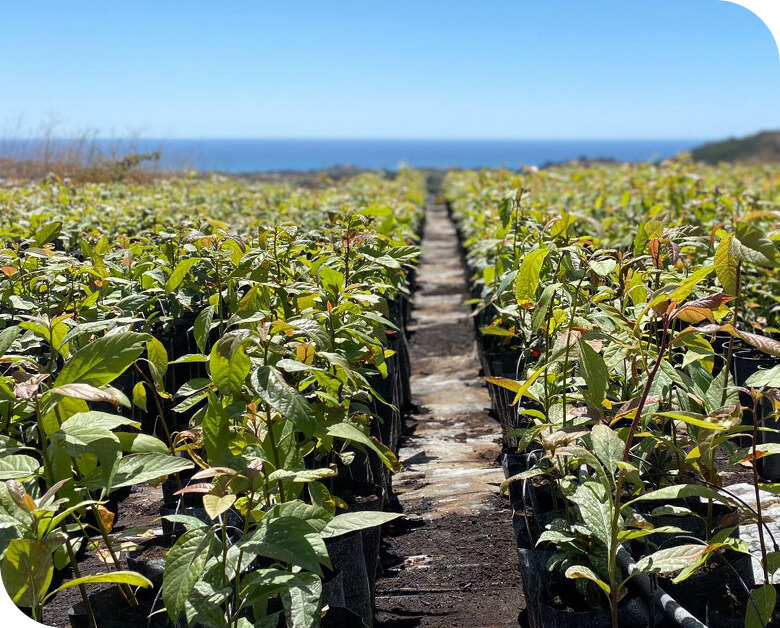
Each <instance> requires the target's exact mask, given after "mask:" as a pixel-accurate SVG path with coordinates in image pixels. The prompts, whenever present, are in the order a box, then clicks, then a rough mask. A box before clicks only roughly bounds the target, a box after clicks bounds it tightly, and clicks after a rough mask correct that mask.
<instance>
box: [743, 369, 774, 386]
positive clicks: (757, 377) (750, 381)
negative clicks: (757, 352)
mask: <svg viewBox="0 0 780 628" xmlns="http://www.w3.org/2000/svg"><path fill="white" fill-rule="evenodd" d="M745 384H746V385H747V386H751V387H753V388H780V364H778V365H777V366H773V367H772V368H771V369H766V370H764V371H756V372H755V373H753V375H751V376H750V377H748V378H747V381H746V382H745Z"/></svg>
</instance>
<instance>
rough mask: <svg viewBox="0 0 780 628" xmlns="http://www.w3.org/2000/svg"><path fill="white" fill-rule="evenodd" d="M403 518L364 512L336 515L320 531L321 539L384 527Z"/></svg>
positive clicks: (381, 513)
mask: <svg viewBox="0 0 780 628" xmlns="http://www.w3.org/2000/svg"><path fill="white" fill-rule="evenodd" d="M399 517H403V515H401V514H399V513H393V512H379V511H365V512H345V513H343V514H341V515H336V516H335V517H333V519H331V520H330V521H328V524H327V525H326V526H325V529H324V530H323V531H322V537H323V538H325V539H328V538H331V537H334V536H341V535H342V534H348V533H349V532H354V531H355V530H364V529H366V528H373V527H375V526H381V525H384V524H386V523H388V522H390V521H393V520H395V519H398V518H399Z"/></svg>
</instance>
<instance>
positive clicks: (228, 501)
mask: <svg viewBox="0 0 780 628" xmlns="http://www.w3.org/2000/svg"><path fill="white" fill-rule="evenodd" d="M235 501H236V496H235V495H233V494H229V495H222V496H221V497H220V496H219V495H211V494H208V495H204V496H203V508H204V509H205V511H206V514H207V515H208V516H209V517H211V519H216V518H217V517H219V516H220V515H221V514H223V513H225V512H227V511H228V510H230V507H231V506H232V505H233V504H234V503H235Z"/></svg>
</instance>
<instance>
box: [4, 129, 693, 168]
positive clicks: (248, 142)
mask: <svg viewBox="0 0 780 628" xmlns="http://www.w3.org/2000/svg"><path fill="white" fill-rule="evenodd" d="M47 141H48V142H49V146H50V147H52V149H53V150H54V151H56V150H58V149H62V150H64V149H66V148H67V147H68V146H71V147H72V146H74V145H78V143H79V142H81V143H82V144H83V150H84V151H85V152H86V151H87V150H88V149H90V148H92V149H97V150H98V151H99V152H102V153H104V154H112V155H120V156H121V155H123V154H127V153H151V152H154V151H160V160H159V167H160V168H162V169H164V170H174V171H181V170H189V169H193V170H198V171H202V172H224V173H229V174H245V173H252V172H275V171H312V170H327V169H333V168H360V169H377V170H388V171H396V170H397V169H398V168H399V167H401V165H405V166H408V167H412V168H438V169H446V168H498V167H504V168H510V169H517V168H521V167H523V166H537V167H538V166H543V165H546V164H549V163H557V162H564V161H571V160H576V159H582V158H584V159H591V160H598V159H605V160H606V159H612V160H615V161H621V162H642V161H656V160H661V159H666V158H668V157H672V156H674V155H676V154H678V153H680V152H681V151H685V150H690V149H692V148H694V147H697V146H700V145H701V144H703V143H705V142H706V141H708V140H706V139H608V140H600V139H548V140H517V139H370V138H354V139H339V138H332V139H328V138H313V139H312V138H274V139H272V138H222V139H220V138H138V139H130V138H85V139H82V138H56V139H51V140H45V139H43V138H24V139H22V138H5V139H0V158H2V157H16V158H20V157H21V158H24V156H25V154H29V155H34V154H35V153H36V151H38V153H40V148H41V147H42V146H44V145H45V143H46V142H47Z"/></svg>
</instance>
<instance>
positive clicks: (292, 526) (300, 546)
mask: <svg viewBox="0 0 780 628" xmlns="http://www.w3.org/2000/svg"><path fill="white" fill-rule="evenodd" d="M312 532H314V529H313V528H312V527H310V526H309V525H308V524H307V523H306V522H305V521H301V520H300V519H297V518H294V517H277V518H275V519H272V520H271V521H267V520H266V519H265V518H264V519H263V520H262V521H261V522H260V525H259V526H258V527H257V529H256V530H255V531H254V532H252V533H251V534H249V535H247V536H244V537H243V538H242V539H241V540H240V541H239V542H238V544H237V545H238V546H239V547H241V548H242V549H243V551H244V552H245V553H249V554H254V555H256V556H265V557H266V558H270V559H272V560H278V561H281V562H283V563H288V564H290V565H297V566H299V567H303V568H304V569H306V570H308V571H313V572H314V573H317V574H322V569H321V568H320V561H319V558H318V556H317V552H316V551H315V550H314V547H312V544H311V542H310V541H309V539H307V538H306V535H307V534H311V533H312Z"/></svg>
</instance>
